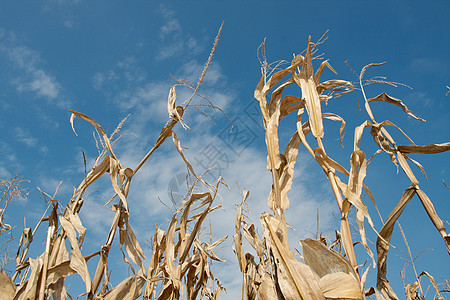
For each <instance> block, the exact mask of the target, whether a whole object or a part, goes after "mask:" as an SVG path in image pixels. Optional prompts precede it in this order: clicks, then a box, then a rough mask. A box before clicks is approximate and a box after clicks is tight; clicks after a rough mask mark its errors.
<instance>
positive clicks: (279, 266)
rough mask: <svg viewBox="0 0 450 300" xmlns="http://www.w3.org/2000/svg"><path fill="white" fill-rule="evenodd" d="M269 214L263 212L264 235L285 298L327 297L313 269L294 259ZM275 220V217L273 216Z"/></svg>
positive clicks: (304, 299) (305, 299)
mask: <svg viewBox="0 0 450 300" xmlns="http://www.w3.org/2000/svg"><path fill="white" fill-rule="evenodd" d="M269 217H270V216H269V215H267V214H263V216H262V222H261V223H262V225H263V228H264V236H265V238H266V241H268V242H269V244H270V248H271V250H272V254H273V256H274V259H275V264H276V275H277V278H276V282H277V284H278V285H279V287H280V290H281V292H282V293H283V296H284V298H285V299H287V300H288V299H289V300H290V299H303V300H307V299H313V300H314V299H321V300H323V299H325V298H324V297H323V296H322V293H321V291H320V288H319V284H318V282H317V280H315V275H314V274H313V272H312V271H311V269H310V268H309V267H308V266H307V265H305V264H303V263H301V262H299V261H298V260H296V259H294V255H293V253H292V252H290V250H289V248H287V247H286V246H284V245H283V244H282V243H281V241H280V240H279V238H278V235H277V233H276V232H275V228H273V227H272V225H271V221H269ZM271 219H272V220H274V218H271Z"/></svg>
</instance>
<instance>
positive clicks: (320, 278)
mask: <svg viewBox="0 0 450 300" xmlns="http://www.w3.org/2000/svg"><path fill="white" fill-rule="evenodd" d="M221 29H222V28H221ZM221 29H220V30H219V34H218V35H217V37H216V40H215V43H214V47H213V50H212V52H211V55H210V57H209V59H208V61H207V63H206V65H205V68H204V71H203V73H202V75H201V76H200V79H199V81H198V83H197V85H192V84H190V83H188V82H186V81H183V80H180V81H178V83H177V84H176V85H175V86H173V87H172V88H171V89H170V91H169V97H168V114H169V120H168V122H167V123H166V124H165V126H164V127H163V128H162V129H161V133H160V135H159V137H158V139H157V141H156V142H155V144H154V145H153V147H152V148H151V149H150V150H149V151H148V153H147V155H145V156H144V157H143V158H142V160H141V162H140V163H139V164H138V165H137V166H136V167H135V168H133V169H131V168H128V167H125V166H122V165H121V163H120V162H119V159H118V157H117V156H116V155H115V153H114V149H113V147H112V145H113V141H114V140H113V139H114V136H115V134H116V133H117V132H118V131H119V130H120V127H121V126H122V123H121V124H120V125H119V127H118V128H117V130H116V131H115V132H114V133H113V134H112V135H110V136H108V135H107V134H106V132H105V131H104V129H103V128H102V127H101V126H100V125H99V124H98V123H97V122H96V121H95V120H94V119H92V118H90V117H88V116H87V115H85V114H82V113H80V112H76V111H71V112H72V116H71V119H70V122H71V124H72V127H73V126H74V119H75V118H76V117H78V118H81V119H83V120H85V121H87V122H89V123H90V124H91V125H92V126H93V127H95V129H96V130H97V131H98V132H99V133H100V135H101V137H102V145H104V149H103V150H104V151H102V153H101V154H100V155H99V156H98V157H97V159H96V161H95V165H94V166H93V167H92V169H91V170H90V172H89V173H87V174H86V176H85V178H84V179H83V181H82V182H81V183H80V184H79V185H78V187H77V188H76V189H75V190H74V192H73V195H72V198H71V199H70V201H69V202H68V203H67V205H62V204H60V203H59V202H58V201H57V200H56V193H55V195H53V196H50V195H47V194H45V193H43V194H45V195H46V196H47V197H48V199H49V201H48V203H49V206H48V209H47V211H46V212H44V214H43V216H42V218H41V220H40V221H39V223H38V224H37V225H36V226H35V228H34V229H32V228H25V229H24V230H23V233H22V236H21V238H20V243H19V247H18V249H17V252H16V257H15V260H16V269H15V272H14V274H12V276H11V277H9V276H8V275H7V274H6V273H5V272H4V271H2V273H1V277H0V280H1V289H2V291H0V292H1V293H2V294H3V295H5V296H4V297H5V299H12V298H14V299H40V300H42V299H49V298H51V297H53V299H66V298H67V297H69V298H71V299H73V297H72V296H73V295H72V296H71V295H70V291H67V290H66V285H65V278H66V277H68V276H71V275H75V274H77V275H78V276H79V277H80V278H81V279H82V281H83V284H84V285H85V290H86V293H85V294H83V295H82V296H84V297H86V298H87V299H136V298H138V297H141V296H143V297H144V299H179V298H187V299H197V298H207V299H216V298H218V296H219V294H220V293H221V291H222V290H223V287H222V285H221V284H220V282H219V281H218V280H217V279H216V278H215V277H214V276H213V272H212V269H211V261H221V259H220V258H219V257H218V256H217V255H216V254H215V252H214V249H215V248H216V247H217V246H218V245H219V244H221V243H222V242H223V241H224V240H225V239H226V238H227V237H223V238H221V239H219V240H218V241H215V242H210V243H207V242H204V241H201V240H200V238H199V232H200V229H201V227H202V224H203V222H204V221H205V219H206V218H207V216H208V214H210V213H211V212H213V211H214V210H216V209H217V208H219V207H220V206H215V205H214V204H213V203H214V199H215V198H216V196H217V192H218V188H219V186H220V185H222V184H225V183H224V181H223V180H222V179H221V178H218V179H217V182H215V183H213V184H211V183H208V182H206V181H205V180H204V179H203V177H202V176H201V175H197V174H196V172H195V170H194V169H193V167H192V165H191V164H190V163H189V161H188V159H187V158H186V156H185V155H184V152H183V147H182V146H181V143H180V140H179V139H178V137H177V135H176V134H175V132H174V131H173V128H174V127H175V126H176V125H177V124H178V123H180V124H181V125H182V126H183V127H187V125H186V124H184V123H183V119H182V117H183V114H184V113H185V112H186V111H187V110H188V108H191V107H193V106H192V105H191V100H192V99H193V97H194V96H195V95H196V94H197V91H198V88H199V86H200V84H201V83H202V81H203V78H204V76H205V73H206V70H207V68H208V66H209V64H210V62H211V58H212V56H213V53H214V50H215V47H216V45H217V42H218V38H219V36H220V31H221ZM322 41H323V40H322V39H321V40H319V42H317V43H312V42H311V39H310V40H309V41H308V44H307V48H306V52H304V56H303V55H297V56H295V57H294V59H293V60H292V62H291V63H290V64H289V66H288V67H287V68H285V69H282V70H279V71H276V72H271V71H272V70H273V69H272V68H270V66H269V65H268V63H267V61H266V60H265V58H264V57H263V59H262V73H263V74H262V77H261V79H260V80H259V82H258V84H257V87H256V90H255V98H256V100H257V101H258V102H259V105H260V108H261V113H262V116H263V119H264V126H265V130H266V137H265V140H266V145H267V152H268V156H267V169H268V170H269V171H270V172H271V174H272V179H273V185H272V190H271V192H270V195H269V196H268V207H269V209H270V210H271V211H272V214H269V213H263V214H262V215H261V217H260V221H261V226H262V229H263V234H262V236H258V234H257V230H256V227H255V225H254V224H252V223H251V222H250V221H249V220H248V218H246V217H245V215H246V214H245V211H246V210H251V208H248V207H247V205H246V200H247V198H248V197H249V191H242V198H243V200H242V202H241V204H240V205H239V206H238V210H237V216H236V233H235V235H234V236H233V250H234V251H235V253H236V255H237V259H238V263H239V267H240V271H241V272H242V275H243V277H242V278H243V279H242V280H243V284H242V298H243V299H256V298H258V299H304V300H306V299H365V298H366V297H367V296H370V295H375V297H376V299H377V300H378V299H398V296H397V295H396V294H395V293H394V291H393V290H392V288H391V286H390V285H389V282H388V280H387V268H386V259H387V255H388V251H389V247H390V240H391V237H392V234H393V230H394V224H395V223H396V222H397V220H398V218H399V217H400V215H401V214H402V212H403V210H404V208H405V207H406V205H407V204H408V202H409V201H410V200H411V199H412V198H413V197H414V196H415V195H417V196H418V198H419V200H420V201H421V203H422V205H423V207H424V209H425V212H426V213H427V214H428V216H429V218H430V220H431V222H432V223H433V224H434V226H435V227H436V229H437V230H438V231H439V233H440V234H441V235H442V238H443V240H444V244H445V246H446V247H447V250H448V251H449V252H450V237H449V235H448V234H447V233H446V231H445V228H444V226H443V222H442V221H441V219H440V218H439V216H438V214H437V212H436V211H435V209H434V207H433V204H432V202H431V200H430V199H429V198H428V197H427V195H426V193H425V192H424V191H423V190H421V188H420V186H419V182H418V180H417V179H416V176H415V175H414V173H413V172H412V170H411V168H410V163H413V164H416V165H417V166H419V168H422V167H421V165H420V164H419V163H418V162H416V161H414V160H412V159H410V158H409V157H408V155H409V154H410V153H437V152H442V151H447V150H449V149H450V143H445V144H430V145H427V146H419V145H416V144H414V142H413V141H412V140H411V139H410V138H409V137H408V136H407V135H406V134H405V133H404V132H403V131H402V130H401V129H400V128H399V127H397V126H396V125H395V124H393V123H392V122H390V121H388V120H385V121H382V122H379V121H377V120H376V119H375V116H374V114H373V113H372V110H371V107H370V104H371V103H372V102H374V101H383V102H387V103H389V104H393V105H395V106H398V107H400V108H401V109H402V110H403V111H404V112H405V113H407V114H409V115H410V116H412V117H413V118H416V119H418V120H421V119H420V118H419V117H417V116H416V115H414V114H413V113H412V112H411V111H410V110H409V109H408V108H407V106H406V105H405V104H404V103H403V102H402V101H401V100H399V99H396V98H394V97H392V96H389V95H387V94H386V93H382V94H380V95H378V96H376V97H372V98H368V97H367V96H366V94H365V90H364V86H365V85H366V84H369V83H373V82H371V81H365V80H364V73H365V71H366V70H367V69H368V68H370V67H375V66H377V65H378V64H369V65H367V66H366V67H364V68H363V69H362V71H361V73H360V75H359V88H360V89H361V91H362V94H363V98H364V107H365V111H366V113H367V116H368V119H367V120H366V121H364V122H363V123H362V124H361V125H360V126H357V127H356V128H355V130H354V148H353V151H352V153H351V155H350V157H349V160H350V170H347V169H346V168H344V167H343V166H342V165H341V164H340V163H338V162H337V161H335V160H333V158H332V156H331V154H330V153H328V152H327V151H326V147H325V145H324V142H323V137H324V132H325V129H324V125H323V120H324V119H330V120H334V121H338V122H341V124H342V125H341V131H342V130H343V128H344V126H345V121H344V119H343V118H341V117H340V116H339V115H337V114H334V113H323V112H322V105H323V103H324V102H327V101H330V100H332V99H333V98H336V97H339V96H341V95H343V94H345V93H349V92H351V91H352V90H353V89H354V85H353V84H352V83H351V82H349V81H345V80H329V81H325V82H321V81H320V77H321V74H322V72H323V71H324V70H325V69H326V68H328V69H330V70H331V71H333V72H335V71H334V70H333V68H332V67H331V66H330V64H329V63H328V61H323V62H322V63H321V64H320V66H319V68H318V70H317V71H316V72H315V73H314V71H313V63H312V62H313V55H314V53H315V51H316V47H317V45H319V44H320V43H321V42H322ZM261 49H264V45H262V46H261ZM290 85H297V86H298V87H300V90H301V95H284V93H283V92H284V90H285V88H286V87H288V86H290ZM180 86H184V87H187V88H190V89H191V90H192V91H193V92H192V97H191V98H190V99H188V100H186V101H185V102H184V103H183V104H181V105H178V106H177V105H176V101H177V95H176V88H177V87H180ZM325 92H327V94H325ZM291 113H296V114H297V122H296V123H297V127H296V128H294V129H293V135H292V138H291V139H290V141H289V143H288V144H287V146H286V149H285V151H284V152H281V151H280V145H279V140H280V139H279V136H278V131H279V126H280V121H281V120H282V119H283V118H284V117H286V116H288V115H289V114H291ZM388 128H393V129H395V130H399V131H400V132H401V133H402V134H404V135H405V136H406V137H407V139H408V140H409V141H410V143H411V144H409V145H397V143H396V142H395V141H394V139H393V138H392V136H391V135H390V134H389V131H388ZM366 129H367V130H366ZM74 131H75V129H74ZM367 132H370V135H371V136H372V138H373V140H374V141H375V143H376V145H378V147H379V150H378V153H385V154H386V155H388V156H389V157H390V159H391V160H392V162H393V163H394V164H396V165H398V166H400V168H401V169H402V170H403V171H404V173H405V174H406V176H407V177H408V178H409V180H410V181H411V185H410V186H408V187H405V191H404V193H403V196H402V197H401V198H400V200H399V202H398V204H397V206H396V207H395V208H394V209H393V210H392V212H391V213H390V214H389V216H388V217H387V218H386V220H385V221H384V222H383V224H384V225H383V226H382V228H381V229H377V228H375V227H374V225H373V222H372V217H373V216H372V215H371V214H370V213H369V210H368V208H367V206H366V204H365V203H364V202H363V201H362V195H363V194H364V193H365V194H367V195H368V196H369V197H368V198H369V199H370V200H371V201H372V202H373V204H374V205H375V207H376V202H375V199H374V198H373V197H372V194H371V192H370V190H369V187H367V186H366V185H365V184H364V178H365V176H366V170H367V157H366V154H365V152H364V151H363V150H362V149H360V141H361V137H362V135H363V134H364V133H366V134H367ZM308 135H312V138H308V139H307V136H308ZM169 138H171V139H172V141H173V143H174V146H175V148H176V150H177V151H178V152H179V154H180V156H181V158H182V159H183V161H184V162H185V163H186V166H187V167H188V169H189V171H190V173H191V174H192V175H193V176H194V177H195V183H194V184H193V186H192V187H191V189H190V191H189V193H188V194H187V195H186V197H185V199H184V200H183V201H182V202H181V204H180V205H179V207H178V209H177V211H176V212H175V213H174V214H173V216H172V219H171V221H170V223H169V224H168V225H167V227H166V228H164V229H163V228H160V227H157V228H156V229H155V234H154V239H153V244H152V253H151V257H149V261H150V262H149V265H148V266H145V265H144V260H145V259H146V257H145V255H144V252H143V250H142V248H141V246H140V243H139V241H138V240H137V238H136V236H135V234H134V232H133V230H132V228H131V226H130V220H129V219H130V215H129V205H130V204H129V203H128V199H127V197H128V193H129V191H130V188H131V187H132V179H133V177H134V176H135V175H136V173H137V172H138V171H139V169H140V168H141V167H142V165H143V164H144V163H145V162H146V161H147V160H148V158H149V157H150V156H151V155H152V154H153V153H154V151H155V150H157V149H158V148H159V146H160V145H161V144H162V143H164V142H165V141H166V140H167V139H169ZM301 145H302V146H303V147H305V149H306V150H307V152H309V154H311V156H312V157H313V158H314V160H315V161H316V162H317V164H318V166H319V167H320V168H322V170H323V172H324V175H325V177H326V178H327V180H328V181H329V183H330V186H331V189H332V191H333V193H334V196H335V198H336V203H337V206H338V208H339V211H340V229H339V231H338V233H339V234H337V236H336V240H335V241H334V242H333V243H331V244H329V245H328V244H327V241H326V240H325V239H323V238H321V237H320V236H318V237H317V239H306V240H302V241H301V245H302V254H301V257H300V258H301V259H298V258H299V256H298V255H297V254H295V253H294V252H293V251H292V250H291V249H290V246H289V241H288V232H287V229H288V226H289V225H288V224H287V223H286V219H285V211H286V210H287V209H288V208H289V206H290V205H296V203H295V202H294V203H290V202H289V199H288V197H287V193H288V192H289V190H290V189H291V187H292V182H293V177H294V166H295V163H296V160H297V156H298V153H299V147H300V146H301ZM102 176H107V177H110V179H111V184H112V187H113V188H114V191H115V195H114V196H113V197H112V198H111V199H110V201H109V202H111V203H113V204H112V205H111V209H112V210H113V211H114V213H115V215H114V218H113V219H112V220H111V227H110V230H109V232H108V234H107V236H106V238H105V242H104V245H103V246H102V247H101V249H98V251H97V252H95V253H89V254H87V253H83V251H82V248H83V247H82V246H83V241H84V238H85V236H86V234H87V228H85V227H84V226H83V224H82V220H81V219H80V217H79V212H80V210H81V209H82V208H83V202H84V201H85V198H84V196H85V192H86V189H87V188H88V187H89V186H91V185H93V184H94V183H95V182H96V181H97V180H98V179H99V178H100V177H102ZM18 183H20V181H18V179H17V178H16V179H14V180H13V181H12V182H6V181H2V193H3V194H2V199H1V201H2V202H1V203H2V206H3V207H2V210H1V212H0V221H1V223H0V225H1V233H2V236H5V235H6V234H7V232H8V231H10V230H11V229H12V228H11V226H9V225H7V224H4V223H3V213H4V211H5V209H6V208H7V205H8V204H9V203H10V201H11V199H13V198H14V197H16V196H17V195H19V194H20V193H21V190H20V188H19V185H18ZM195 185H202V186H203V188H204V190H206V192H201V193H194V186H195ZM61 207H64V209H63V210H62V209H61ZM351 209H353V210H356V222H357V225H358V229H359V235H357V238H358V240H357V242H360V243H362V244H363V245H364V248H365V249H366V252H367V255H368V256H369V257H370V258H371V261H372V264H373V266H376V267H377V270H378V274H377V285H376V288H374V287H366V286H365V281H366V276H367V272H368V270H369V269H370V268H366V269H365V270H364V269H362V268H361V265H359V264H358V260H357V257H356V254H355V248H354V247H355V242H356V241H355V240H354V238H355V237H356V236H355V235H352V234H351V230H350V223H349V213H350V211H351ZM217 213H218V212H217ZM380 217H381V216H380ZM365 221H366V222H367V223H368V224H369V225H370V226H371V227H372V229H373V230H374V231H375V232H377V236H378V238H377V242H376V249H375V251H373V250H372V249H371V248H370V246H369V244H368V243H367V240H366V233H365V231H366V228H365V224H366V223H365ZM44 225H46V227H47V239H46V243H45V247H44V249H42V250H43V252H42V254H41V255H40V256H38V257H36V258H31V257H29V256H28V251H29V249H30V246H31V243H32V242H33V236H34V235H35V233H36V230H37V229H38V228H39V227H43V226H44ZM212 226H214V224H212ZM116 234H117V235H118V238H119V245H120V251H121V252H122V253H123V259H124V261H125V262H126V263H127V264H129V268H130V270H131V271H132V273H133V275H132V276H130V277H128V278H125V279H123V281H122V282H121V283H119V284H118V285H116V286H111V284H110V282H109V265H108V254H109V252H110V250H111V247H112V244H113V241H114V239H115V238H116V237H117V235H116ZM244 237H245V239H247V241H248V242H249V244H250V245H251V246H252V248H253V250H252V251H253V254H251V253H250V252H246V251H245V250H244V249H243V238H244ZM373 252H375V253H376V254H373ZM88 260H95V261H96V262H97V267H96V269H95V270H89V269H88V266H87V261H88ZM2 269H3V266H2ZM91 274H93V276H92V277H91ZM416 276H417V282H414V283H405V284H406V286H405V295H406V297H407V299H421V297H424V295H423V294H424V293H423V290H422V287H421V284H420V280H419V279H420V277H422V276H427V277H428V278H429V279H430V282H431V283H432V285H433V287H434V289H435V295H436V298H437V299H443V292H447V291H448V287H447V290H445V289H446V287H444V288H442V287H439V286H438V285H437V284H436V282H435V280H434V278H433V277H432V276H431V275H430V274H428V273H426V272H423V273H421V274H420V275H417V274H416ZM8 297H9V298H8Z"/></svg>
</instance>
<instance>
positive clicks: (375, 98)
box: [367, 93, 426, 122]
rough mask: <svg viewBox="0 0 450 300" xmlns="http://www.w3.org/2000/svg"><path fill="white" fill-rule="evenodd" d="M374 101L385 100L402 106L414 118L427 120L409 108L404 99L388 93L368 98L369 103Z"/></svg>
mask: <svg viewBox="0 0 450 300" xmlns="http://www.w3.org/2000/svg"><path fill="white" fill-rule="evenodd" d="M373 101H384V102H387V103H390V104H394V105H395V106H398V107H400V108H401V109H402V110H403V111H404V112H405V113H407V114H408V115H410V116H411V117H413V118H414V119H417V120H420V121H423V122H426V121H425V120H424V119H422V118H419V117H418V116H416V115H415V114H413V113H412V112H411V111H410V110H409V108H408V107H407V106H406V105H405V104H404V103H403V102H402V100H400V99H397V98H394V97H391V96H389V95H388V94H386V93H382V94H380V95H378V96H376V97H374V98H370V99H368V100H367V102H368V103H370V102H373Z"/></svg>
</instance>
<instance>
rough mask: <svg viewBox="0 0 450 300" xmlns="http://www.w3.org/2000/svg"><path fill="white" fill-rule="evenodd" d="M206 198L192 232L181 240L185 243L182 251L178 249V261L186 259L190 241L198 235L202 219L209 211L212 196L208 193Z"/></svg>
mask: <svg viewBox="0 0 450 300" xmlns="http://www.w3.org/2000/svg"><path fill="white" fill-rule="evenodd" d="M207 200H208V201H210V202H209V204H208V206H207V207H206V208H205V210H204V211H203V212H202V213H201V215H200V217H199V219H198V221H197V222H196V223H195V225H194V228H193V229H192V232H191V233H190V235H189V236H188V237H187V239H186V240H185V241H183V242H184V243H186V245H185V246H184V247H183V251H182V252H181V249H180V258H179V260H180V262H183V261H184V260H185V259H186V256H187V255H188V251H189V249H190V248H191V245H192V243H193V242H194V238H195V237H196V236H197V235H198V233H199V232H200V229H201V226H202V224H203V221H204V220H205V218H206V216H207V215H208V213H209V212H210V210H209V209H210V207H211V204H212V202H213V199H212V197H211V196H210V195H209V196H208V197H207Z"/></svg>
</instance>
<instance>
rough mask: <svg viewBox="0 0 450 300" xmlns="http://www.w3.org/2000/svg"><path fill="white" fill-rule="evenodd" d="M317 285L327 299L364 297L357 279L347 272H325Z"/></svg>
mask: <svg viewBox="0 0 450 300" xmlns="http://www.w3.org/2000/svg"><path fill="white" fill-rule="evenodd" d="M319 286H320V289H321V290H322V293H323V295H324V296H325V297H326V298H327V299H358V300H360V299H364V297H363V294H362V293H361V288H360V285H359V283H358V281H357V280H355V278H354V277H353V276H351V275H350V274H348V273H344V272H336V273H330V274H327V275H325V276H324V277H322V278H321V279H320V280H319Z"/></svg>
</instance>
